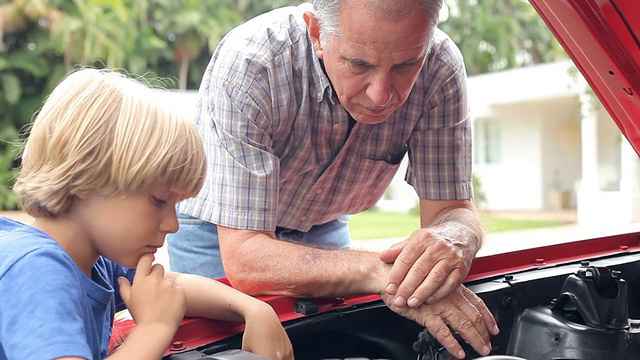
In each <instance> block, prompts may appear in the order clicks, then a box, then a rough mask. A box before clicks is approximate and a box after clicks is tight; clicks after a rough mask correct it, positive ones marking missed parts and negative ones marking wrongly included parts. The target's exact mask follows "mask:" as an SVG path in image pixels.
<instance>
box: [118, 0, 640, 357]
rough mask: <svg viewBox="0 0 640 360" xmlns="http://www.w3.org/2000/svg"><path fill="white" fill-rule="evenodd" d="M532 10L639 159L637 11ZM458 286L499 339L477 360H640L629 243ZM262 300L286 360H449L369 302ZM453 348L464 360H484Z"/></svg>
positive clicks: (216, 327) (231, 340)
mask: <svg viewBox="0 0 640 360" xmlns="http://www.w3.org/2000/svg"><path fill="white" fill-rule="evenodd" d="M530 2H531V4H532V5H533V6H534V8H535V9H536V10H537V11H538V13H539V14H540V16H541V17H542V19H543V20H544V21H545V22H546V24H547V25H548V26H549V28H550V29H551V30H552V32H553V33H554V34H555V36H556V37H557V38H558V40H559V41H560V43H561V44H562V46H563V47H564V48H565V50H566V51H567V53H568V54H569V56H570V57H571V59H572V60H573V61H574V63H575V65H576V66H577V67H578V69H579V70H580V72H581V73H582V74H583V75H584V77H585V79H586V80H587V82H588V83H589V85H590V86H591V88H592V89H593V90H594V92H595V94H596V95H597V96H598V98H599V99H600V101H601V103H602V104H603V106H604V107H605V108H606V110H607V111H608V113H609V114H610V115H611V117H612V118H613V119H614V121H615V122H616V124H617V126H618V127H619V129H620V131H621V132H622V134H623V135H624V136H625V137H626V138H627V139H628V140H629V142H630V143H631V145H632V147H633V148H634V149H635V151H636V152H637V153H640V95H639V94H638V92H640V3H638V1H637V0H530ZM615 230H616V229H612V233H613V232H615ZM514 241H517V239H514ZM465 284H466V285H467V286H468V287H469V288H470V289H472V290H473V291H474V292H476V293H477V294H478V295H479V296H480V297H481V298H482V299H483V300H484V301H485V302H486V304H487V305H488V307H489V308H490V310H491V311H492V313H493V314H494V316H495V318H496V320H497V321H498V323H499V327H500V329H501V332H500V334H499V335H498V336H496V337H494V338H493V339H492V345H493V351H492V355H490V356H487V357H484V359H529V360H532V359H592V360H597V359H602V360H605V359H606V360H609V359H637V358H640V233H638V232H628V233H620V232H619V231H618V232H617V233H616V234H614V235H607V236H604V237H599V238H594V239H584V240H580V241H573V242H570V243H562V244H558V245H551V246H544V247H537V248H530V249H525V250H518V251H514V252H509V253H503V254H497V255H488V256H483V257H479V258H477V259H476V260H475V262H474V263H473V266H472V268H471V272H470V273H469V276H468V277H467V279H466V280H465ZM263 299H264V300H265V301H267V302H269V303H270V304H271V305H272V306H273V307H274V308H275V309H276V311H277V312H278V314H279V315H280V318H281V320H282V322H283V324H284V325H285V328H286V330H287V332H288V334H289V336H290V338H291V341H292V344H293V347H294V351H295V357H296V359H347V358H350V359H356V358H358V359H416V358H417V359H422V360H426V359H449V358H453V357H451V356H450V355H449V354H448V353H447V352H446V350H444V349H443V347H442V346H440V345H439V344H438V343H437V341H435V340H434V339H433V338H432V337H431V336H430V335H429V334H428V332H426V331H425V330H424V329H423V328H422V327H420V326H419V325H417V324H416V323H414V322H412V321H409V320H406V319H405V318H403V317H401V316H399V315H396V314H395V313H393V312H392V311H391V310H389V309H388V308H387V307H386V306H385V305H384V303H383V302H382V301H381V300H380V299H379V298H378V297H377V296H373V295H370V296H358V297H349V298H332V299H293V298H287V297H264V298H263ZM131 326H132V322H131V320H126V319H119V320H117V321H116V323H115V328H114V329H115V331H114V340H116V338H118V337H120V336H124V335H126V333H127V331H128V330H129V329H130V328H131ZM242 330H243V329H242V327H241V326H232V325H229V324H226V323H220V322H213V321H208V320H203V319H187V320H185V321H184V322H183V323H182V325H181V326H180V329H179V331H178V333H177V335H176V336H175V340H174V342H173V344H172V346H171V348H170V349H168V350H167V353H166V357H165V358H166V359H173V360H178V359H180V360H187V359H251V358H253V357H254V355H252V354H250V353H245V352H242V351H238V350H233V349H238V348H240V342H241V336H242V334H241V333H242ZM461 342H462V341H461ZM462 343H463V347H465V351H466V352H467V354H468V356H469V357H468V358H469V359H479V358H482V357H480V356H479V355H478V354H477V353H475V352H474V351H473V349H472V348H471V347H469V346H466V344H464V342H462Z"/></svg>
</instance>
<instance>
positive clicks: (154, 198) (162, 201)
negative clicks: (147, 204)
mask: <svg viewBox="0 0 640 360" xmlns="http://www.w3.org/2000/svg"><path fill="white" fill-rule="evenodd" d="M151 199H152V202H153V203H154V204H155V205H158V206H161V205H164V204H166V203H167V200H165V199H163V198H160V197H157V196H154V195H152V196H151Z"/></svg>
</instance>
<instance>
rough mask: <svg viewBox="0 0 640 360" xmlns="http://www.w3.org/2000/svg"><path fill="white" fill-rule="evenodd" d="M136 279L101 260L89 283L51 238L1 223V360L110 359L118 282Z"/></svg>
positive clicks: (2, 220)
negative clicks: (124, 279)
mask: <svg viewBox="0 0 640 360" xmlns="http://www.w3.org/2000/svg"><path fill="white" fill-rule="evenodd" d="M133 273H134V271H133V270H130V269H127V268H125V267H122V266H120V265H118V264H116V263H114V262H112V261H110V260H108V259H106V258H104V257H100V258H99V259H98V261H97V262H96V263H95V265H94V266H93V269H92V278H91V279H89V278H88V277H87V276H86V275H84V273H83V272H82V271H81V270H80V268H78V267H77V266H76V264H75V263H74V262H73V260H72V259H71V257H70V256H69V255H68V254H67V253H66V252H65V251H64V250H63V249H62V248H61V247H60V246H59V245H58V244H57V243H56V242H55V241H54V240H53V239H52V238H51V237H49V236H48V235H47V234H45V233H43V232H42V231H40V230H38V229H35V228H33V227H31V226H28V225H25V224H22V223H19V222H15V221H12V220H9V219H6V218H3V217H0V360H5V359H22V360H26V359H38V360H41V359H55V358H58V357H64V356H78V357H82V358H85V359H104V358H105V357H106V356H107V347H108V345H109V337H110V336H111V328H112V325H113V316H114V315H115V313H116V312H117V311H120V310H122V309H124V303H123V302H122V299H121V298H120V295H119V293H118V286H117V278H118V277H119V276H126V277H127V278H129V280H132V279H133Z"/></svg>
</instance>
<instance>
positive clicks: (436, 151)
mask: <svg viewBox="0 0 640 360" xmlns="http://www.w3.org/2000/svg"><path fill="white" fill-rule="evenodd" d="M443 36H444V35H443ZM433 52H434V53H435V54H436V55H435V56H434V57H433V58H432V59H430V60H429V61H428V63H427V64H426V65H425V67H426V68H427V69H428V71H427V74H426V75H425V76H427V77H428V80H426V81H425V83H426V84H428V86H426V87H425V89H424V98H425V99H427V101H425V102H424V109H423V114H422V118H421V119H420V121H419V122H418V125H417V127H416V129H415V131H414V132H413V133H412V135H411V138H410V140H409V151H408V153H409V167H408V170H407V176H406V180H407V182H408V183H409V184H411V185H413V187H414V188H415V189H416V192H417V194H418V196H419V197H420V198H425V199H432V200H461V199H470V198H472V197H473V187H472V180H471V166H472V158H471V149H472V147H471V146H472V144H471V139H472V137H471V121H470V118H469V109H468V101H467V85H466V78H467V75H466V71H465V68H464V61H463V59H462V55H461V54H460V51H459V50H458V48H457V47H456V46H455V44H454V43H453V41H452V40H451V39H449V38H448V37H446V38H445V39H444V40H443V41H442V42H441V43H439V46H438V47H437V48H436V49H433Z"/></svg>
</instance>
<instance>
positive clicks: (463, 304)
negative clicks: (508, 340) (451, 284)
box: [381, 285, 499, 359]
mask: <svg viewBox="0 0 640 360" xmlns="http://www.w3.org/2000/svg"><path fill="white" fill-rule="evenodd" d="M381 297H382V299H383V300H384V301H385V303H386V304H387V306H389V308H390V309H391V310H393V311H394V312H396V313H398V314H400V315H402V316H404V317H406V318H408V319H410V320H413V321H415V322H417V323H418V324H420V325H422V326H424V327H425V328H427V330H429V333H431V335H433V336H434V337H435V338H436V339H437V340H438V341H439V342H440V344H442V345H443V346H444V347H445V348H446V349H447V351H449V353H451V354H452V355H454V356H456V357H457V358H458V359H463V358H465V356H466V354H465V353H464V350H463V349H462V346H460V344H459V343H458V341H457V340H456V338H455V337H454V336H453V334H452V333H451V331H450V330H449V328H448V327H447V324H449V326H451V328H452V329H453V330H454V331H457V332H458V333H459V334H460V336H462V338H463V339H465V340H466V341H467V342H468V343H469V344H470V345H471V346H472V347H473V348H474V349H475V350H476V351H477V352H478V353H480V354H482V355H485V356H486V355H489V353H490V352H491V341H490V338H489V334H492V335H497V334H498V332H499V329H498V325H497V323H496V321H495V319H494V318H493V315H491V312H490V311H489V309H488V308H487V306H486V305H485V304H484V302H483V301H482V299H480V298H479V297H478V296H477V295H476V294H474V293H473V292H472V291H471V290H469V289H467V288H466V287H465V286H464V285H460V286H458V287H457V288H456V289H455V291H453V292H452V293H450V294H449V295H448V296H447V297H445V298H444V299H442V300H440V301H437V302H435V303H433V304H421V305H420V306H418V307H416V308H409V307H406V306H403V307H398V306H396V305H395V304H394V303H393V301H392V296H389V295H387V294H382V296H381Z"/></svg>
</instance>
